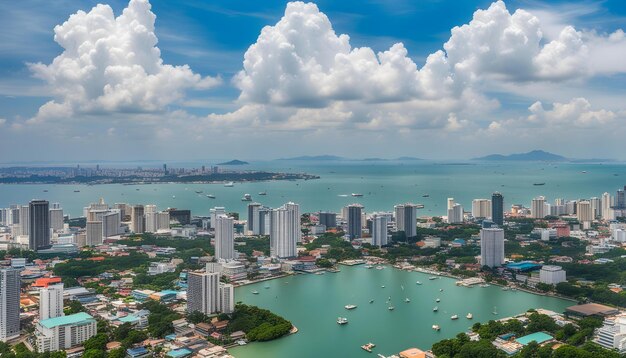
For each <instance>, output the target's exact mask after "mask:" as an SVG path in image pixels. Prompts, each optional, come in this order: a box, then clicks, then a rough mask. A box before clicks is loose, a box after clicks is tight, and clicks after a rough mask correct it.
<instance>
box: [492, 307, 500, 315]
mask: <svg viewBox="0 0 626 358" xmlns="http://www.w3.org/2000/svg"><path fill="white" fill-rule="evenodd" d="M491 313H493V314H498V308H497V307H496V306H493V312H491Z"/></svg>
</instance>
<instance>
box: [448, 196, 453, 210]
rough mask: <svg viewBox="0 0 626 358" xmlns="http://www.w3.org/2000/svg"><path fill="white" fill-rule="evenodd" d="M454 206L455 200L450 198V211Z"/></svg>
mask: <svg viewBox="0 0 626 358" xmlns="http://www.w3.org/2000/svg"><path fill="white" fill-rule="evenodd" d="M453 206H454V198H448V210H450V209H452V207H453Z"/></svg>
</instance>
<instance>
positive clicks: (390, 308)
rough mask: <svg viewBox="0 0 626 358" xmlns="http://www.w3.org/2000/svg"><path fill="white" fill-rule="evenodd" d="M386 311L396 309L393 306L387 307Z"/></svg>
mask: <svg viewBox="0 0 626 358" xmlns="http://www.w3.org/2000/svg"><path fill="white" fill-rule="evenodd" d="M387 309H388V310H390V311H393V310H394V309H396V308H395V307H394V306H389V307H387Z"/></svg>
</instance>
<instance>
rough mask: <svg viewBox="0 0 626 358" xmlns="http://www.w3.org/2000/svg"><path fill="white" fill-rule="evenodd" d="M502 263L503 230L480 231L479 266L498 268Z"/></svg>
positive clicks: (488, 229) (487, 229)
mask: <svg viewBox="0 0 626 358" xmlns="http://www.w3.org/2000/svg"><path fill="white" fill-rule="evenodd" d="M503 263H504V230H502V229H500V228H484V229H481V230H480V264H481V266H488V267H499V266H502V264H503Z"/></svg>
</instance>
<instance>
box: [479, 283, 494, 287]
mask: <svg viewBox="0 0 626 358" xmlns="http://www.w3.org/2000/svg"><path fill="white" fill-rule="evenodd" d="M478 286H479V287H489V286H491V285H489V284H487V283H481V284H480V285H478Z"/></svg>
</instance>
